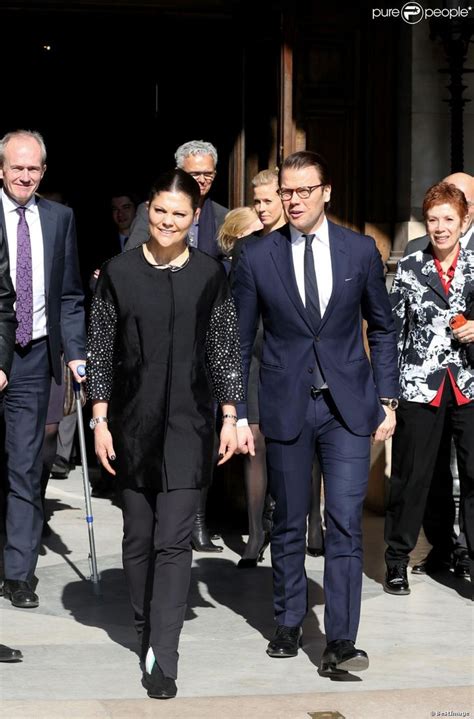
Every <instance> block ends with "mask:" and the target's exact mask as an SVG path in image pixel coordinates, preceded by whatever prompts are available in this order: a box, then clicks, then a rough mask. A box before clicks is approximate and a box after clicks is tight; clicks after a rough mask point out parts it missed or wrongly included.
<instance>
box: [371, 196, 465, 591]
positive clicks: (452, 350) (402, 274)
mask: <svg viewBox="0 0 474 719" xmlns="http://www.w3.org/2000/svg"><path fill="white" fill-rule="evenodd" d="M423 215H424V218H425V222H426V228H427V232H428V234H429V236H430V240H431V246H430V247H429V248H428V249H427V250H426V251H424V252H423V251H421V250H420V251H419V252H415V253H413V254H411V255H408V256H407V257H404V258H403V259H402V260H400V263H399V266H398V269H397V273H396V276H395V279H394V283H393V286H392V290H391V301H392V307H393V313H394V317H395V322H396V326H397V330H398V353H399V366H400V387H401V391H400V401H399V406H398V409H397V428H396V431H395V435H394V437H393V445H392V474H391V477H390V495H389V502H388V508H387V513H386V520H385V541H386V542H387V545H388V547H387V550H386V553H385V560H386V564H387V574H386V578H385V582H384V589H385V591H387V592H389V593H390V594H409V592H410V588H409V585H408V580H407V565H408V559H409V553H410V552H411V551H412V550H413V549H414V547H415V545H416V542H417V539H418V534H419V531H420V528H421V525H422V521H423V513H424V509H425V504H426V499H427V495H428V491H429V488H430V483H431V478H432V475H433V471H434V468H435V463H436V457H437V454H438V448H439V445H440V442H441V437H442V435H443V431H444V429H445V427H449V429H450V430H451V432H452V435H453V438H454V442H455V445H456V449H457V456H458V468H459V479H460V482H461V493H462V495H463V497H464V501H463V503H462V507H461V512H462V513H463V514H464V526H465V531H466V535H467V544H468V550H469V555H470V558H471V573H472V564H473V563H472V559H473V557H474V532H473V530H474V363H473V364H471V363H470V357H469V355H470V354H471V353H468V352H467V351H466V350H467V348H468V346H469V343H471V342H472V341H473V340H474V320H472V319H471V320H468V321H466V322H465V323H464V324H463V326H462V327H460V328H459V329H451V327H450V321H451V320H452V318H453V317H454V316H456V315H460V314H461V315H462V314H463V313H464V314H466V315H467V307H468V305H469V303H470V301H472V296H474V295H472V293H474V252H471V251H469V250H467V249H463V248H462V247H461V244H460V239H461V236H462V233H463V232H465V231H466V229H467V225H468V221H469V217H468V205H467V202H466V198H465V196H464V194H463V193H462V192H461V191H460V190H459V189H458V188H456V187H455V186H454V185H451V184H447V183H445V182H441V183H439V184H437V185H434V186H433V187H431V188H430V189H429V190H428V191H427V193H426V195H425V198H424V201H423ZM470 295H472V296H471V297H470ZM471 356H472V355H471Z"/></svg>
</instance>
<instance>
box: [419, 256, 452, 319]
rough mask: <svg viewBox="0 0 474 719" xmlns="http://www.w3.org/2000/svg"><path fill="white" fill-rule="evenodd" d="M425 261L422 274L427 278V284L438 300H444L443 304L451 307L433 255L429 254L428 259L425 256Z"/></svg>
mask: <svg viewBox="0 0 474 719" xmlns="http://www.w3.org/2000/svg"><path fill="white" fill-rule="evenodd" d="M423 259H424V264H423V268H422V273H423V275H424V276H425V278H426V279H425V282H426V284H427V285H428V287H429V288H430V289H432V290H433V292H434V293H435V294H436V296H437V298H438V299H440V300H442V302H443V304H444V305H447V306H448V307H449V298H448V295H447V294H446V292H445V290H444V287H443V283H442V282H441V278H440V276H439V274H438V270H437V269H436V265H435V262H434V259H433V255H432V254H431V252H429V255H428V257H426V256H425V255H423Z"/></svg>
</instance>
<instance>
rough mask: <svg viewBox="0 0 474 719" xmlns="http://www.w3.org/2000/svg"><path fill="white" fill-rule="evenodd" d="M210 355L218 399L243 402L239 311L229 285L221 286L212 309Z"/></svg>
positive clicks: (224, 401) (208, 343) (210, 369)
mask: <svg viewBox="0 0 474 719" xmlns="http://www.w3.org/2000/svg"><path fill="white" fill-rule="evenodd" d="M225 282H226V283H227V281H226V280H225ZM206 357H207V366H208V368H209V372H210V375H211V379H212V384H213V388H214V397H215V399H216V400H217V401H218V402H219V403H220V404H224V403H227V402H243V401H244V400H245V392H244V385H243V379H242V358H241V354H240V339H239V330H238V324H237V312H236V309H235V305H234V300H233V299H232V297H231V296H230V290H228V288H227V284H226V286H223V287H222V288H221V295H220V298H219V300H218V302H217V303H216V304H215V305H214V307H213V310H212V314H211V319H210V322H209V328H208V331H207V337H206Z"/></svg>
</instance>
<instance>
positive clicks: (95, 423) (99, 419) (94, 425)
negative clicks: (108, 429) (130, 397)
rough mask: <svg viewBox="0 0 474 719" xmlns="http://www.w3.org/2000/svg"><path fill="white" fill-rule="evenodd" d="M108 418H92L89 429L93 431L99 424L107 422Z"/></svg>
mask: <svg viewBox="0 0 474 719" xmlns="http://www.w3.org/2000/svg"><path fill="white" fill-rule="evenodd" d="M107 421H108V420H107V417H92V419H91V421H90V422H89V427H90V428H91V429H94V427H96V426H97V425H98V424H100V423H101V422H107Z"/></svg>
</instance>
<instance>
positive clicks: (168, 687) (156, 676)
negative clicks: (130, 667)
mask: <svg viewBox="0 0 474 719" xmlns="http://www.w3.org/2000/svg"><path fill="white" fill-rule="evenodd" d="M142 686H143V687H144V688H145V689H146V690H147V694H148V696H149V697H150V698H151V699H174V697H175V696H176V694H177V693H178V688H177V686H176V682H175V680H174V679H171V678H170V677H165V675H164V674H163V672H162V671H161V669H160V667H159V666H158V664H157V663H156V662H155V663H154V664H153V669H152V670H151V674H148V672H146V671H145V672H143V677H142Z"/></svg>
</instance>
